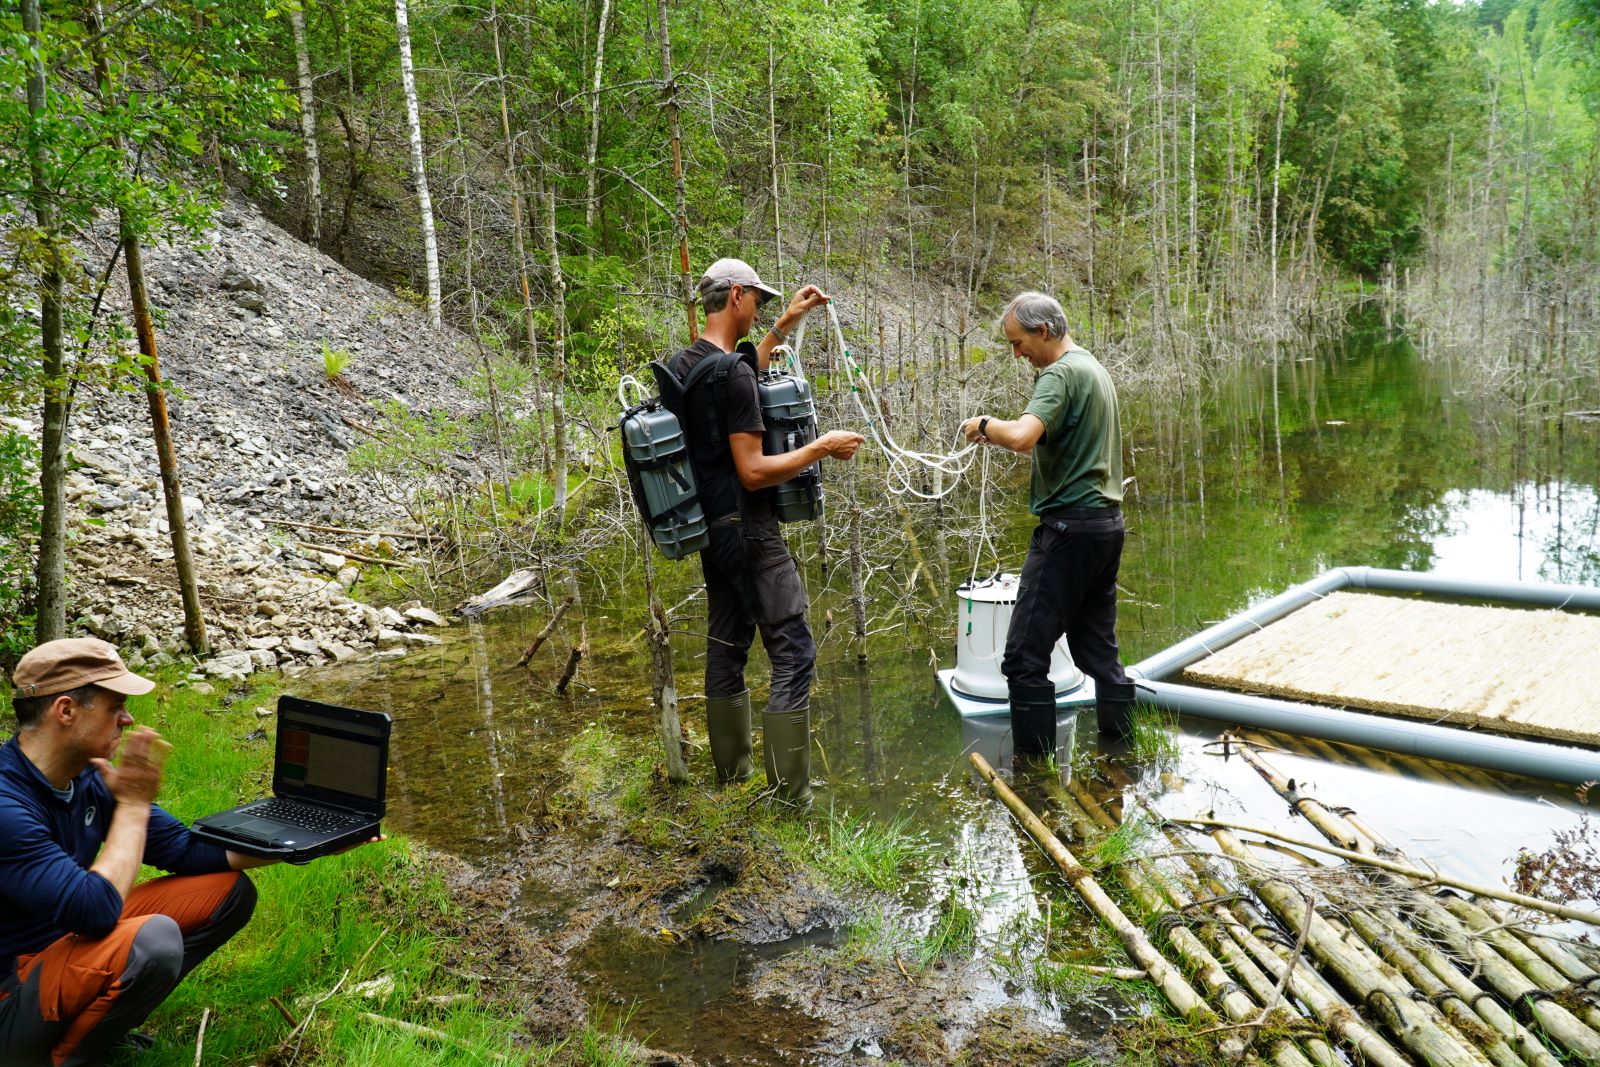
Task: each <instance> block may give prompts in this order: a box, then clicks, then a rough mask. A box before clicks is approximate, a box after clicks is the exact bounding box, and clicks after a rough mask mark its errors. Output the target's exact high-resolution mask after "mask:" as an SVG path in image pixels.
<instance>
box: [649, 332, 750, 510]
mask: <svg viewBox="0 0 1600 1067" xmlns="http://www.w3.org/2000/svg"><path fill="white" fill-rule="evenodd" d="M723 354H724V353H723V351H722V349H720V348H718V347H717V346H716V345H714V344H712V343H711V342H710V341H707V340H706V339H705V338H703V337H702V338H701V339H700V340H698V341H696V342H695V343H694V344H692V345H690V346H689V347H688V348H685V349H684V350H683V351H681V352H679V353H678V354H677V355H676V356H674V357H673V358H672V360H671V363H670V366H671V367H672V370H673V372H674V373H676V374H677V375H678V377H679V379H680V380H682V379H686V378H688V376H689V372H690V371H691V370H693V369H694V367H695V364H697V363H699V362H700V361H701V360H702V359H706V358H707V357H710V356H718V355H723ZM708 396H709V397H711V398H713V401H712V404H707V403H706V399H707V397H708ZM715 396H716V387H715V385H714V384H713V383H712V382H711V380H710V379H707V380H705V381H704V382H703V383H702V384H699V385H696V386H695V389H694V392H693V393H692V394H691V396H690V397H689V401H688V405H687V410H686V411H685V412H684V431H685V434H686V435H687V437H688V439H689V461H690V463H691V465H692V466H693V467H694V474H695V480H696V481H697V482H699V484H700V502H701V505H702V506H703V507H704V508H705V512H706V518H708V519H712V520H716V519H720V518H723V517H724V516H727V515H730V514H732V513H734V512H736V511H737V512H741V513H742V515H743V517H744V520H745V522H747V523H763V524H764V523H766V522H768V521H769V520H770V521H771V522H773V523H775V522H776V517H775V514H774V512H773V510H772V501H771V494H770V493H769V492H767V491H765V490H763V491H761V492H757V493H750V492H745V491H744V490H743V489H742V488H741V487H740V485H739V475H738V472H737V471H736V470H735V469H734V466H733V453H732V452H731V451H730V450H729V447H728V442H727V440H726V439H724V438H723V436H722V428H721V426H719V425H718V421H717V419H716V417H715V412H714V410H713V405H714V404H715V399H714V398H715ZM723 414H724V419H725V421H726V425H727V428H728V433H730V434H733V433H756V434H759V433H762V432H763V431H765V430H766V424H765V422H763V421H762V418H761V398H760V397H759V395H757V393H756V372H755V371H754V369H752V367H751V365H750V361H747V360H744V359H741V360H739V361H738V362H737V363H735V364H734V365H733V366H732V367H731V368H730V369H729V371H728V380H727V387H726V391H725V396H724V397H723Z"/></svg>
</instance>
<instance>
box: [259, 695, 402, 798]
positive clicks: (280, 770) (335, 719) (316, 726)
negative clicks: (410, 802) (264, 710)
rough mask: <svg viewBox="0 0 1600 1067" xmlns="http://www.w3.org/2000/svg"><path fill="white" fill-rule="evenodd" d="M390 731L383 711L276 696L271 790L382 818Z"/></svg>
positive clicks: (282, 795)
mask: <svg viewBox="0 0 1600 1067" xmlns="http://www.w3.org/2000/svg"><path fill="white" fill-rule="evenodd" d="M389 730H390V722H389V716H387V715H385V714H383V713H382V712H376V711H357V710H356V709H354V708H341V707H336V706H334V705H332V704H318V703H315V702H314V701H309V700H301V699H299V698H298V697H290V696H285V697H280V698H279V700H278V745H277V760H276V763H275V766H274V768H273V775H272V791H273V792H274V793H275V794H276V795H278V796H280V797H298V798H301V799H304V800H315V801H320V802H322V803H327V804H335V805H338V806H339V807H343V808H351V809H354V810H356V811H361V812H370V813H372V814H374V815H381V814H383V809H384V773H385V771H387V769H388V762H389Z"/></svg>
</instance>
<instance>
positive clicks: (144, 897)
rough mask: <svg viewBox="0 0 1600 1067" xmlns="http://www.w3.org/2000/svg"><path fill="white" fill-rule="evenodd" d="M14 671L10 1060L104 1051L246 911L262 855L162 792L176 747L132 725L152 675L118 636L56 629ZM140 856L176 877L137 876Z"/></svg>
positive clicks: (62, 1061) (2, 980) (5, 956)
mask: <svg viewBox="0 0 1600 1067" xmlns="http://www.w3.org/2000/svg"><path fill="white" fill-rule="evenodd" d="M13 681H14V683H15V686H16V691H15V693H14V695H13V698H12V708H13V710H14V711H15V713H16V717H17V724H18V726H19V730H18V732H17V734H16V736H15V737H13V738H11V740H9V741H7V742H6V744H5V745H4V746H3V747H0V1063H3V1064H5V1065H7V1067H24V1065H27V1067H32V1065H34V1064H40V1065H43V1064H54V1065H57V1067H61V1065H66V1064H98V1063H101V1062H103V1061H104V1059H105V1057H106V1055H107V1053H108V1052H109V1051H110V1050H111V1049H112V1048H113V1047H115V1046H116V1045H118V1044H119V1043H123V1042H124V1041H125V1038H126V1037H127V1035H128V1032H129V1031H130V1030H132V1029H133V1027H135V1026H137V1025H138V1024H139V1023H141V1022H142V1021H144V1019H145V1017H146V1016H148V1015H149V1014H150V1013H151V1012H152V1011H154V1010H155V1007H156V1005H158V1004H160V1003H161V1002H162V1001H163V1000H165V999H166V997H167V994H169V993H170V992H172V989H173V987H174V986H176V985H177V984H178V982H179V981H180V980H181V979H182V978H183V976H184V975H186V974H188V973H189V971H191V970H193V969H194V967H195V966H196V965H197V964H199V963H200V962H201V961H202V960H204V959H205V958H206V957H207V956H209V955H210V954H211V953H212V952H214V951H216V950H217V949H218V948H219V947H221V945H222V944H223V942H225V941H227V940H228V939H229V938H230V937H232V936H233V935H234V934H236V933H238V932H239V930H240V929H242V928H243V927H244V924H245V923H246V922H248V921H249V919H250V914H251V912H252V911H253V910H254V908H255V903H256V891H255V887H254V886H253V885H251V883H250V880H249V879H248V878H247V877H245V875H244V874H242V873H240V871H241V870H242V869H243V868H245V867H254V866H260V865H261V864H262V863H263V862H264V861H261V860H256V859H253V858H251V857H248V856H243V855H240V854H238V853H234V852H228V851H224V850H223V849H220V848H217V847H215V846H213V845H209V844H206V843H204V842H202V841H199V840H197V839H195V838H192V837H190V836H189V831H188V829H187V828H186V827H185V826H184V825H183V823H181V822H179V821H178V820H177V819H175V818H173V817H172V816H171V815H169V814H167V813H166V812H165V811H163V810H161V808H159V807H157V806H156V805H155V804H154V800H155V795H156V789H157V788H158V787H159V785H160V784H161V768H162V763H163V762H164V760H165V758H166V753H167V751H168V749H169V747H170V746H168V745H167V743H166V742H165V741H163V740H161V738H160V735H159V734H157V733H156V732H155V731H154V730H151V729H150V728H148V727H143V726H141V727H138V728H136V729H134V730H131V731H128V732H127V733H126V734H124V731H125V730H127V728H128V727H129V726H132V725H133V717H132V716H131V715H129V714H128V711H127V708H126V707H125V703H124V702H125V700H126V698H127V697H130V696H139V695H142V694H144V693H148V692H150V691H151V690H152V689H154V688H155V683H154V682H151V681H150V680H148V679H146V678H141V677H139V676H138V675H136V674H133V673H131V672H130V671H129V670H128V668H127V667H126V666H124V665H123V662H122V659H121V657H119V656H118V655H117V651H116V649H114V648H112V647H111V646H110V645H109V644H107V643H106V642H104V641H97V640H94V639H92V638H83V639H72V640H62V641H48V642H46V643H44V644H42V645H40V646H39V647H38V648H35V649H34V650H33V651H31V652H29V653H28V654H27V655H25V656H23V657H22V660H21V662H20V663H18V664H17V669H16V672H15V673H14V675H13ZM119 742H120V744H121V749H122V758H121V760H120V761H119V762H118V763H116V764H113V763H112V762H111V758H112V757H113V756H114V755H116V753H117V749H118V744H119ZM141 863H148V864H150V865H151V866H154V867H158V868H160V869H162V870H165V871H170V872H172V874H171V875H170V876H168V877H165V878H156V879H153V880H151V881H148V882H145V883H144V884H142V885H139V886H135V885H134V881H135V879H136V878H137V877H138V875H139V866H140V864H141ZM133 1037H134V1038H135V1039H136V1038H137V1037H138V1035H133Z"/></svg>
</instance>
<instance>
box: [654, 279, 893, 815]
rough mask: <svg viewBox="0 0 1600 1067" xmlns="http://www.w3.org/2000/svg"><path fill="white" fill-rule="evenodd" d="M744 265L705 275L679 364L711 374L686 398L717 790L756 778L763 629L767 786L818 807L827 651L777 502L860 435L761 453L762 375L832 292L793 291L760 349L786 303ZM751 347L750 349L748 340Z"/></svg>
mask: <svg viewBox="0 0 1600 1067" xmlns="http://www.w3.org/2000/svg"><path fill="white" fill-rule="evenodd" d="M781 296H782V294H781V293H779V292H778V290H776V289H774V288H772V287H771V286H770V285H767V284H766V283H765V282H763V281H762V280H761V278H760V276H759V275H757V274H756V272H755V270H754V269H753V268H752V267H751V266H750V265H749V264H748V263H746V262H744V261H743V260H739V259H719V260H717V261H716V262H715V263H713V264H712V265H711V267H710V268H709V269H708V270H707V271H706V272H705V275H704V276H703V277H702V278H701V279H700V303H701V306H702V307H704V309H705V313H706V328H705V333H704V334H703V335H702V336H701V337H700V339H699V340H698V341H695V342H694V343H693V344H691V345H690V346H689V347H688V348H685V349H684V350H683V351H681V352H679V353H678V354H677V355H676V356H674V357H673V359H672V360H671V361H670V365H671V367H672V369H673V371H674V373H676V374H677V375H678V377H679V379H680V380H684V379H687V377H688V375H689V372H690V371H691V370H692V369H693V368H694V367H695V365H696V364H698V363H700V362H701V361H702V360H705V359H717V360H719V361H720V364H719V365H718V366H717V367H715V368H713V370H712V372H711V373H710V374H708V375H706V376H705V377H704V378H703V379H702V380H701V382H699V383H698V384H696V385H695V386H694V387H693V388H692V389H691V390H690V391H689V393H688V395H687V396H686V397H685V405H684V406H685V411H684V413H683V418H684V432H685V436H686V437H687V439H688V443H689V459H690V463H691V464H692V466H693V467H694V473H695V480H696V482H697V483H698V486H699V490H700V500H701V504H702V506H703V507H704V508H705V513H706V517H707V519H708V520H709V521H710V524H711V529H710V538H711V543H710V545H709V547H707V548H706V549H705V550H704V551H702V552H701V553H700V567H701V570H702V572H703V573H704V574H705V579H706V630H707V641H706V673H705V688H706V733H707V736H708V737H709V739H710V743H711V759H712V763H713V764H714V765H715V767H716V774H717V780H718V781H719V782H731V781H743V780H744V779H746V778H749V777H750V775H751V773H752V772H753V770H754V767H753V764H752V754H753V752H754V743H753V739H752V737H751V713H750V691H749V689H748V688H746V686H745V680H744V668H745V663H746V661H747V660H748V659H749V656H750V645H751V643H752V642H753V641H754V640H755V635H756V632H757V631H758V630H759V631H760V633H761V643H762V644H763V645H764V646H765V647H766V650H767V658H768V659H769V660H771V662H772V688H771V692H770V694H769V695H768V698H767V706H766V710H765V712H764V713H763V714H762V735H763V739H764V746H763V747H764V749H765V752H766V759H765V762H766V771H767V783H768V785H769V786H770V787H771V788H773V789H774V790H776V792H777V795H778V796H779V798H781V799H782V800H784V801H787V802H789V803H791V804H795V805H797V806H805V805H807V804H809V803H810V802H811V677H812V673H813V670H814V668H815V665H816V658H817V646H816V642H815V641H813V640H812V637H811V630H810V628H809V627H808V626H807V625H806V617H805V612H806V608H807V607H808V606H809V604H808V601H807V599H806V591H805V587H804V586H803V585H802V584H801V582H800V572H799V569H798V568H797V567H796V566H795V562H794V558H793V557H792V556H790V555H789V549H788V547H787V546H786V545H785V544H784V541H783V534H782V532H781V530H780V529H779V526H778V519H777V515H776V513H775V511H774V510H773V504H772V499H771V494H770V493H767V492H764V491H763V490H766V489H770V488H772V487H773V486H778V485H782V484H783V483H784V482H787V481H789V480H790V479H791V478H794V477H795V476H796V475H798V474H800V473H801V472H802V471H804V470H806V469H807V468H808V467H810V466H811V465H812V464H814V463H816V462H818V461H819V460H821V459H823V458H824V457H828V456H831V457H833V458H835V459H849V458H850V457H852V456H854V455H855V454H856V449H858V448H860V447H861V442H862V437H861V435H860V434H857V433H850V432H848V431H845V430H833V431H831V432H829V433H826V434H823V435H822V436H821V437H818V438H817V439H816V440H815V441H812V442H811V443H809V444H807V445H804V446H802V447H800V448H798V449H795V450H793V451H791V452H785V453H782V454H780V455H773V456H769V455H765V454H764V453H763V451H762V431H763V430H764V429H765V424H764V422H763V420H762V417H761V402H760V397H759V396H758V394H757V391H756V375H757V374H758V373H759V372H761V371H764V370H766V369H767V364H768V361H769V360H770V358H771V356H772V351H773V349H775V348H777V347H778V345H780V344H782V343H784V341H785V340H787V338H788V335H789V331H790V330H792V329H794V327H795V326H796V325H798V324H799V322H800V320H801V318H803V317H804V316H805V314H806V313H807V312H809V311H810V310H811V309H812V308H816V307H820V306H822V305H823V304H826V303H827V302H828V297H827V294H825V293H823V292H822V290H820V289H818V288H817V287H816V286H814V285H808V286H806V287H804V288H803V289H801V290H800V291H799V292H797V293H796V294H795V295H794V299H792V300H790V301H789V306H788V307H787V308H786V309H785V310H784V312H783V313H782V314H781V315H779V316H778V318H777V321H776V322H775V323H774V324H773V326H772V328H771V329H769V330H768V331H767V332H766V334H765V335H764V336H763V337H762V338H761V341H760V343H759V344H755V345H752V344H750V343H749V341H745V340H744V338H745V337H746V335H748V334H749V333H750V328H751V326H753V325H754V323H755V320H756V312H757V310H758V309H759V308H760V306H761V305H762V304H764V303H765V302H767V301H768V300H770V299H772V298H774V297H781ZM741 341H743V343H741Z"/></svg>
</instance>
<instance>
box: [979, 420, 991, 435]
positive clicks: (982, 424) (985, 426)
mask: <svg viewBox="0 0 1600 1067" xmlns="http://www.w3.org/2000/svg"><path fill="white" fill-rule="evenodd" d="M978 436H979V437H988V436H989V416H987V415H985V416H984V417H983V418H981V419H979V420H978Z"/></svg>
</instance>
